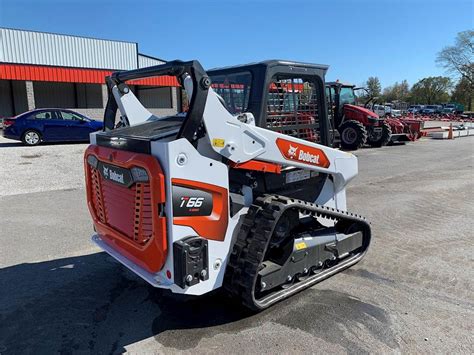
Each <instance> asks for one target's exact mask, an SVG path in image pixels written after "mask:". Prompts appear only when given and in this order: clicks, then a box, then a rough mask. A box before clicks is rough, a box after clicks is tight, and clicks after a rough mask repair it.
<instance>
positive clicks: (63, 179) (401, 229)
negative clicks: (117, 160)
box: [0, 137, 474, 354]
mask: <svg viewBox="0 0 474 355" xmlns="http://www.w3.org/2000/svg"><path fill="white" fill-rule="evenodd" d="M85 147H86V145H84V144H73V145H56V144H55V145H44V146H39V147H33V148H27V147H22V146H21V145H20V144H17V143H12V141H7V140H5V139H2V138H0V245H1V248H0V290H1V291H0V353H1V354H16V353H54V352H61V353H65V354H67V353H76V352H79V353H90V352H92V353H120V352H124V351H130V352H133V353H193V354H195V353H250V354H254V353H258V354H270V353H308V352H312V353H326V352H331V353H347V352H349V353H361V352H377V353H390V352H400V351H401V352H410V353H420V352H422V353H428V352H438V353H439V352H441V353H448V352H449V353H453V352H454V353H461V352H462V353H473V352H474V343H473V337H472V334H473V328H474V321H473V320H474V268H473V253H472V251H473V246H474V245H473V244H474V243H473V232H472V230H473V228H472V222H473V218H472V216H473V213H474V202H473V198H472V197H473V196H474V195H473V193H474V168H473V164H474V138H471V137H467V138H460V139H456V140H452V141H434V140H422V141H419V142H416V143H410V144H407V145H400V146H394V147H384V148H379V149H363V150H360V151H357V152H356V155H357V156H358V157H359V171H360V172H359V176H358V177H357V178H356V180H355V181H354V182H353V183H352V184H351V185H350V187H349V189H348V191H347V196H348V204H349V210H350V211H353V212H357V213H360V214H362V215H365V216H366V217H367V219H368V220H369V221H370V222H371V223H372V228H373V235H374V240H373V243H372V245H371V248H370V250H369V252H368V254H367V256H366V257H365V259H364V260H363V261H361V262H360V263H359V264H357V265H356V266H355V267H353V268H351V269H349V270H346V271H344V272H343V273H341V274H338V275H336V276H334V277H332V278H331V279H329V280H327V281H324V282H323V283H321V284H318V285H316V286H314V287H312V288H311V289H309V290H306V291H304V292H301V293H300V294H298V295H296V296H294V297H292V298H291V299H289V300H286V301H284V302H281V303H280V304H277V305H276V306H274V307H272V308H270V309H268V310H266V311H264V312H262V313H259V314H251V313H249V312H248V311H246V310H245V309H243V308H241V307H240V306H238V305H236V304H235V303H233V302H231V301H229V300H228V299H227V298H225V297H223V296H222V295H221V294H220V293H218V292H217V293H214V294H211V295H207V296H204V297H201V298H182V297H177V296H175V295H172V294H169V293H167V292H163V291H160V290H157V289H153V288H152V287H149V286H148V285H147V284H145V283H144V282H143V281H141V280H139V279H138V278H137V277H135V276H134V275H132V274H130V273H129V272H128V271H126V270H125V269H124V268H123V267H121V266H120V265H118V264H117V263H116V262H114V261H113V260H112V259H111V258H110V257H108V256H107V255H106V254H104V253H101V252H100V251H99V250H98V249H97V248H96V247H94V246H93V245H92V243H91V242H90V235H91V234H92V233H93V231H92V225H91V220H90V218H89V213H88V211H87V208H86V203H85V192H84V177H83V171H82V169H83V166H82V154H83V151H84V149H85Z"/></svg>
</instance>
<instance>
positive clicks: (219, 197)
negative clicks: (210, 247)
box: [171, 179, 229, 241]
mask: <svg viewBox="0 0 474 355" xmlns="http://www.w3.org/2000/svg"><path fill="white" fill-rule="evenodd" d="M171 183H172V184H173V185H176V186H182V187H187V188H191V189H198V190H203V191H206V192H208V193H210V194H211V195H212V201H213V208H212V213H211V215H210V216H192V217H181V216H180V217H173V224H176V225H180V226H188V227H191V228H192V229H194V230H195V231H196V233H197V234H198V235H199V236H201V237H202V238H206V239H211V240H217V241H223V240H224V238H225V233H226V231H227V224H228V222H229V193H228V191H227V189H225V188H223V187H220V186H216V185H211V184H206V183H203V182H199V181H194V180H186V179H171Z"/></svg>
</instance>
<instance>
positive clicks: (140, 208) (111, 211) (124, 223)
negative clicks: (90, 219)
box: [89, 166, 153, 245]
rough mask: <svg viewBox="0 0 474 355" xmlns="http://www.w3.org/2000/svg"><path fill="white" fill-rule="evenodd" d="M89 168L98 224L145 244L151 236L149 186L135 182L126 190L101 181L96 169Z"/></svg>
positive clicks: (102, 179) (151, 222) (101, 178)
mask: <svg viewBox="0 0 474 355" xmlns="http://www.w3.org/2000/svg"><path fill="white" fill-rule="evenodd" d="M89 169H90V173H91V178H92V186H93V187H92V189H93V191H94V194H93V200H92V203H93V207H94V209H95V211H96V214H97V216H98V218H99V220H100V222H102V223H104V224H106V225H108V226H109V227H111V228H114V229H116V230H118V231H119V232H121V233H123V234H124V235H125V236H126V237H127V238H129V239H130V240H133V241H134V242H135V243H137V244H139V245H145V244H146V242H147V241H148V240H150V238H151V237H152V233H153V221H152V216H153V215H152V208H151V203H152V202H151V191H150V184H149V183H137V184H135V185H133V186H132V187H130V188H126V187H122V186H119V185H117V184H115V183H113V182H111V181H107V180H105V179H104V178H103V177H102V176H101V175H100V173H99V171H98V170H97V169H94V168H92V167H91V166H89Z"/></svg>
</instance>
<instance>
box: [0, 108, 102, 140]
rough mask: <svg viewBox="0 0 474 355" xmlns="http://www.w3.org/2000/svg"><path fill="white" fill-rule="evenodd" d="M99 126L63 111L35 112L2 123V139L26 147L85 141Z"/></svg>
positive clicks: (91, 120)
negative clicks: (11, 140)
mask: <svg viewBox="0 0 474 355" xmlns="http://www.w3.org/2000/svg"><path fill="white" fill-rule="evenodd" d="M102 127H103V124H102V122H99V121H94V120H93V119H90V118H88V117H86V116H84V115H81V114H80V113H77V112H74V111H71V110H65V109H37V110H32V111H28V112H25V113H22V114H20V115H18V116H16V117H13V118H5V119H4V120H3V136H4V137H5V138H9V139H15V140H19V141H22V142H23V143H24V144H26V145H30V146H33V145H37V144H39V143H41V142H61V141H62V142H68V141H71V142H72V141H74V142H79V141H89V134H90V133H92V132H95V131H98V130H100V129H102Z"/></svg>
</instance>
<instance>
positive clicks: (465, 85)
mask: <svg viewBox="0 0 474 355" xmlns="http://www.w3.org/2000/svg"><path fill="white" fill-rule="evenodd" d="M451 100H452V101H454V102H459V103H460V104H463V105H464V107H465V108H466V109H467V110H468V111H472V108H473V105H474V102H473V101H474V90H473V89H472V85H471V84H470V83H469V81H468V80H467V79H466V78H461V80H459V82H458V83H457V84H456V86H455V88H454V91H453V95H452V96H451Z"/></svg>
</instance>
